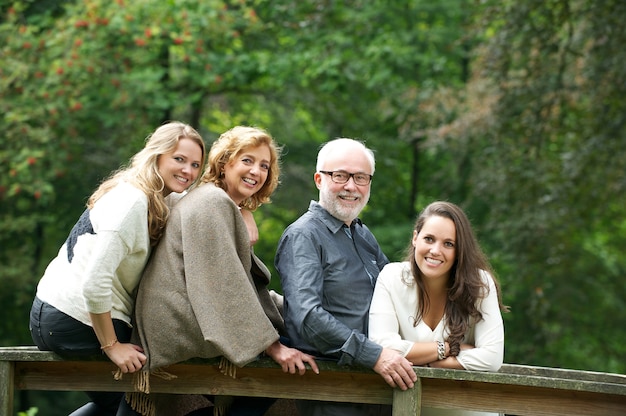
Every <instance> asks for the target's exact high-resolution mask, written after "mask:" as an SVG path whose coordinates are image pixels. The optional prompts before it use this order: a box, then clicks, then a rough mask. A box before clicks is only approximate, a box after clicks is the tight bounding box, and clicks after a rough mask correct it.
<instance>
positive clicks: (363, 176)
mask: <svg viewBox="0 0 626 416" xmlns="http://www.w3.org/2000/svg"><path fill="white" fill-rule="evenodd" d="M320 173H325V174H326V175H329V176H330V179H332V181H333V182H335V183H346V182H348V181H349V180H350V178H352V179H354V183H356V184H357V185H359V186H365V185H369V183H370V182H371V181H372V178H373V177H374V176H373V175H369V174H367V173H363V172H357V173H349V172H346V171H345V170H336V171H328V170H320Z"/></svg>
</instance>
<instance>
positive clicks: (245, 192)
mask: <svg viewBox="0 0 626 416" xmlns="http://www.w3.org/2000/svg"><path fill="white" fill-rule="evenodd" d="M270 166H271V153H270V149H269V147H268V146H267V145H261V146H258V147H247V148H245V149H243V150H242V151H241V152H240V153H239V154H238V155H237V156H235V157H234V158H233V160H232V161H230V162H229V163H227V164H226V165H224V171H223V173H224V179H223V181H224V189H225V190H226V193H227V194H228V195H229V196H230V197H231V198H232V200H233V201H235V203H236V204H237V205H239V204H241V203H242V202H243V201H244V200H245V199H247V198H249V197H251V196H252V195H254V194H255V193H256V192H258V191H259V190H260V189H261V188H262V187H263V184H264V183H265V181H266V180H267V175H268V173H269V170H270Z"/></svg>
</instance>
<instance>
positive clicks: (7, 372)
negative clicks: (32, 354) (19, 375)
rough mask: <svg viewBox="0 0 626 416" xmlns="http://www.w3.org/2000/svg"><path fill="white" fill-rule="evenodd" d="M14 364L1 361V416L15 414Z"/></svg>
mask: <svg viewBox="0 0 626 416" xmlns="http://www.w3.org/2000/svg"><path fill="white" fill-rule="evenodd" d="M13 375H14V373H13V363H12V362H8V361H0V415H10V414H12V413H13V393H14V384H13Z"/></svg>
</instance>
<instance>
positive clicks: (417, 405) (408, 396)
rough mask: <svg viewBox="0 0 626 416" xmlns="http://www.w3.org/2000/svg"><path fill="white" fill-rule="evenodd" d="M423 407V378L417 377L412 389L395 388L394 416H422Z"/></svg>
mask: <svg viewBox="0 0 626 416" xmlns="http://www.w3.org/2000/svg"><path fill="white" fill-rule="evenodd" d="M421 409H422V379H421V378H420V377H418V378H417V381H416V382H415V385H414V386H413V388H412V389H407V390H400V389H397V388H396V389H393V412H392V415H393V416H420V414H421Z"/></svg>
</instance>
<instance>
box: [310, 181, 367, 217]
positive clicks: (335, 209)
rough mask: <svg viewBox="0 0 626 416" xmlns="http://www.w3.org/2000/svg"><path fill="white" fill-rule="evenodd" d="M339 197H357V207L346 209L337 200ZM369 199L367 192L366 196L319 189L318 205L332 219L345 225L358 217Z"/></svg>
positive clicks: (324, 188) (325, 188)
mask: <svg viewBox="0 0 626 416" xmlns="http://www.w3.org/2000/svg"><path fill="white" fill-rule="evenodd" d="M339 195H352V196H359V197H360V198H361V199H360V200H359V204H358V205H356V206H350V207H346V206H344V205H343V203H342V200H341V198H339ZM369 198H370V194H369V192H368V193H367V194H366V195H362V194H360V193H349V192H345V191H342V192H338V193H334V192H332V191H330V190H329V189H328V188H327V187H322V189H320V201H319V202H320V205H321V206H323V207H324V208H325V209H326V211H328V212H329V213H330V214H331V215H332V216H333V217H335V218H337V219H339V220H341V221H343V222H346V223H347V222H351V221H352V220H354V219H355V218H357V217H358V216H359V214H360V213H361V211H362V210H363V208H365V205H367V202H368V201H369Z"/></svg>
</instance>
